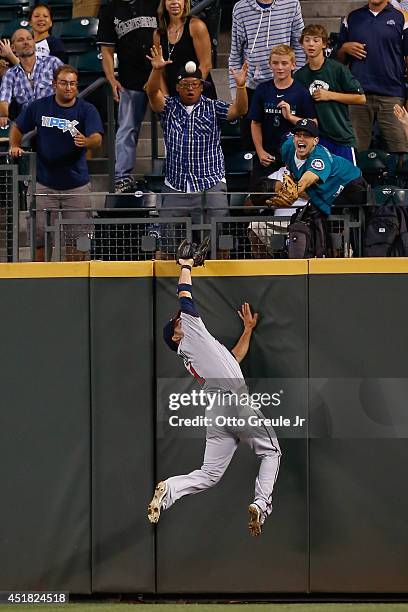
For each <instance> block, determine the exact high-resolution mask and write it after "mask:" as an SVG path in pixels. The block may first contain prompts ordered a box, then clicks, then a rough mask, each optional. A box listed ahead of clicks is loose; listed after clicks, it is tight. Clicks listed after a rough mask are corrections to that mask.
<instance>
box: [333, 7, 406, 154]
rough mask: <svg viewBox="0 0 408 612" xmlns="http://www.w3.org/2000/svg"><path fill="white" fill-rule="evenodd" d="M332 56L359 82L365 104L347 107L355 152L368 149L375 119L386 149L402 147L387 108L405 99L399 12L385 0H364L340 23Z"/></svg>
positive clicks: (402, 29)
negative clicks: (346, 67) (348, 108)
mask: <svg viewBox="0 0 408 612" xmlns="http://www.w3.org/2000/svg"><path fill="white" fill-rule="evenodd" d="M337 53H338V58H339V60H340V61H341V62H343V63H348V64H349V66H350V70H351V72H352V73H353V75H354V76H355V77H356V78H357V79H358V81H359V82H360V83H361V85H362V87H363V89H364V92H365V95H366V98H367V102H366V104H364V105H360V106H354V105H353V106H351V107H350V118H351V121H352V124H353V127H354V131H355V134H356V138H357V149H358V150H359V151H362V150H365V149H368V148H369V147H370V143H371V139H372V128H373V123H374V119H377V121H378V125H379V128H380V130H381V133H382V136H383V138H384V140H385V144H386V148H387V150H388V151H389V152H393V153H400V152H404V151H406V150H407V139H406V137H405V133H404V131H403V130H401V127H400V125H399V123H398V120H397V119H396V117H394V112H393V108H394V106H395V104H399V105H403V104H404V101H405V64H406V60H407V56H408V30H407V27H406V26H405V20H404V15H403V14H402V13H401V11H399V10H397V9H395V8H394V7H393V6H392V5H391V4H389V3H388V0H369V2H368V4H367V5H366V6H363V7H362V8H359V9H356V10H354V11H352V12H351V13H350V14H349V15H348V16H347V17H346V18H345V19H344V21H343V24H342V26H341V30H340V37H339V50H338V52H337Z"/></svg>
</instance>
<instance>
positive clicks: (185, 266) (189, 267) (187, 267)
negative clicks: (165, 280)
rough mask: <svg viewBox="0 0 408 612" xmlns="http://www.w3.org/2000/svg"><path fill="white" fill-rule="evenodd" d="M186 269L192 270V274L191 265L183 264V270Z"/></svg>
mask: <svg viewBox="0 0 408 612" xmlns="http://www.w3.org/2000/svg"><path fill="white" fill-rule="evenodd" d="M184 268H186V270H190V272H191V266H190V265H189V264H183V265H182V266H181V269H182V270H183V269H184Z"/></svg>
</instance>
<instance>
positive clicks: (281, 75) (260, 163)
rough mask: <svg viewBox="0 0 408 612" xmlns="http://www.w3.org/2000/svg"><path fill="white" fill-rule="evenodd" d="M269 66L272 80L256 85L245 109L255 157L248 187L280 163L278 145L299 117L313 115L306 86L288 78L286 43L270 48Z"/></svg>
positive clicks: (290, 61) (291, 64)
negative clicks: (249, 123) (249, 124)
mask: <svg viewBox="0 0 408 612" xmlns="http://www.w3.org/2000/svg"><path fill="white" fill-rule="evenodd" d="M269 65H270V67H271V70H272V73H273V79H272V80H270V81H265V82H264V83H261V84H260V85H258V87H257V88H256V90H255V93H254V95H253V97H252V102H251V106H250V109H249V112H248V119H250V120H251V132H252V140H253V141H254V145H255V149H256V156H255V158H254V169H253V172H252V179H251V189H254V190H255V189H256V183H257V182H258V180H259V179H260V178H261V177H263V176H267V175H268V174H270V173H271V172H273V171H274V170H277V169H278V168H280V167H281V166H282V163H281V159H280V147H281V145H282V140H283V139H284V136H286V135H287V134H288V132H290V131H291V129H292V127H293V126H294V124H295V123H297V121H299V119H302V118H304V117H309V118H312V119H313V118H314V117H316V113H315V109H314V104H313V100H312V97H311V95H310V94H309V92H308V91H307V89H306V88H305V87H304V86H303V85H301V84H300V83H296V82H295V81H294V80H293V77H292V71H293V70H294V69H295V52H294V50H293V49H292V48H291V47H288V46H287V45H277V46H276V47H273V48H272V51H271V54H270V58H269Z"/></svg>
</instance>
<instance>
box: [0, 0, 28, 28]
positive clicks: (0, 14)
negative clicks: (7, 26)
mask: <svg viewBox="0 0 408 612" xmlns="http://www.w3.org/2000/svg"><path fill="white" fill-rule="evenodd" d="M29 10H30V7H29V2H28V0H0V22H3V23H4V22H5V23H8V22H9V21H12V20H13V19H16V18H17V17H20V16H21V17H23V16H24V15H28V12H29Z"/></svg>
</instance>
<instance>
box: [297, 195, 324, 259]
mask: <svg viewBox="0 0 408 612" xmlns="http://www.w3.org/2000/svg"><path fill="white" fill-rule="evenodd" d="M288 231H289V239H288V257H289V259H309V258H311V257H327V242H328V240H327V218H326V216H325V215H324V214H323V213H321V212H320V210H318V209H317V208H316V207H315V206H313V204H310V203H309V204H307V205H306V206H304V207H303V208H301V209H299V210H298V211H297V212H296V213H295V214H294V215H292V218H291V221H290V224H289V226H288Z"/></svg>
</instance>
